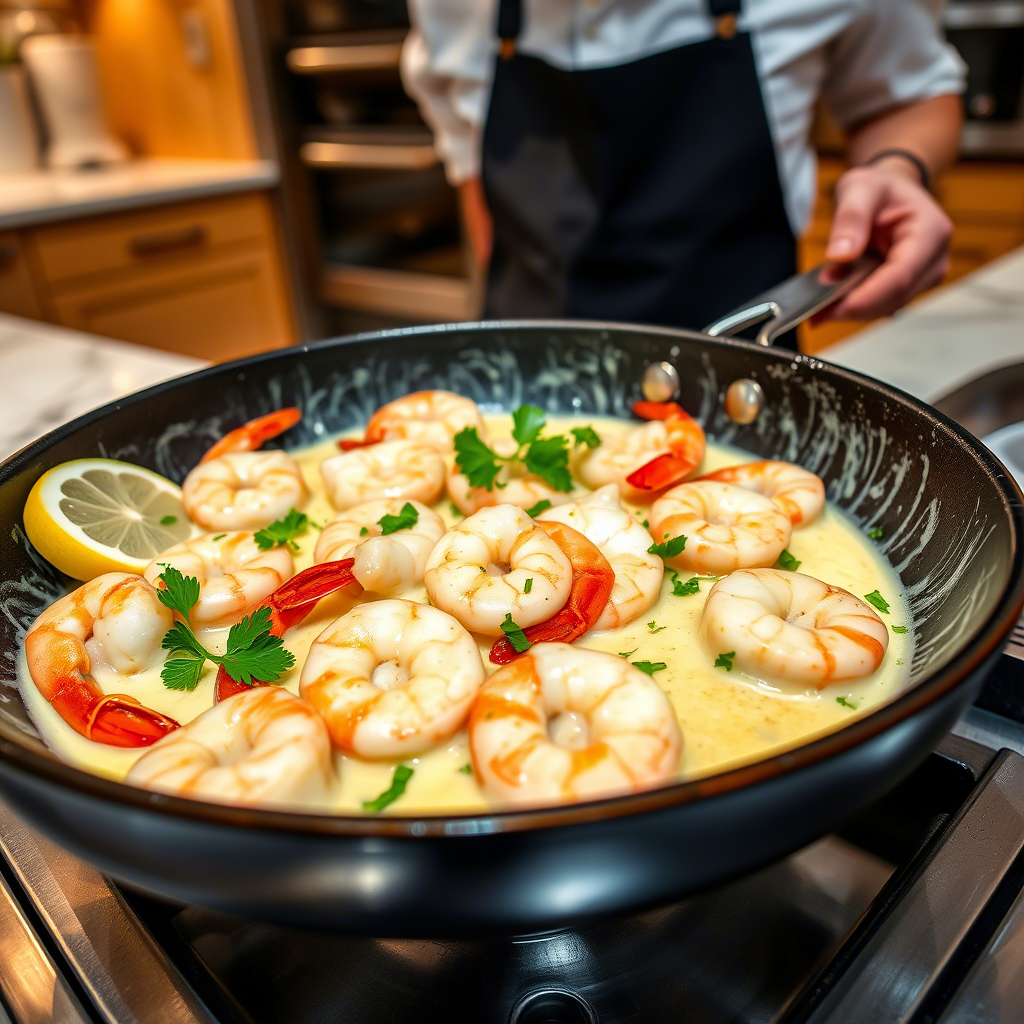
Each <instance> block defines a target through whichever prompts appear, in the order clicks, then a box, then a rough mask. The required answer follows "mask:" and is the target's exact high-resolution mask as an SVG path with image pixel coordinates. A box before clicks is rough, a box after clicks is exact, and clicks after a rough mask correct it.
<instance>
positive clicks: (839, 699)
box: [836, 697, 860, 711]
mask: <svg viewBox="0 0 1024 1024" xmlns="http://www.w3.org/2000/svg"><path fill="white" fill-rule="evenodd" d="M836 703H837V704H842V706H843V707H844V708H849V709H850V710H851V711H856V710H857V708H859V707H860V705H859V704H854V703H853V701H852V700H847V699H846V698H845V697H836Z"/></svg>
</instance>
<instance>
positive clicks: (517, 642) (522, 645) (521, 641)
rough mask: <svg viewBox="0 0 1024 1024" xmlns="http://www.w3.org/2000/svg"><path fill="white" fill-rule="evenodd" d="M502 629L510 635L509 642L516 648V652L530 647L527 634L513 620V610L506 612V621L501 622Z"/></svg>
mask: <svg viewBox="0 0 1024 1024" xmlns="http://www.w3.org/2000/svg"><path fill="white" fill-rule="evenodd" d="M501 631H502V633H504V634H505V636H507V637H508V642H509V643H510V644H511V645H512V647H513V648H514V649H515V652H516V654H522V653H523V651H528V650H529V649H530V641H529V640H527V639H526V634H525V633H524V632H523V631H522V630H521V629H520V628H519V626H518V625H517V624H516V623H515V621H514V620H513V618H512V613H511V612H506V613H505V621H504V622H503V623H502V624H501Z"/></svg>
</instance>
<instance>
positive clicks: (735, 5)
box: [707, 0, 743, 39]
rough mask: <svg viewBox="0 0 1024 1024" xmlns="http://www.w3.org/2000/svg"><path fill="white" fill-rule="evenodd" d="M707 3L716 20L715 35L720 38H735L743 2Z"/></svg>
mask: <svg viewBox="0 0 1024 1024" xmlns="http://www.w3.org/2000/svg"><path fill="white" fill-rule="evenodd" d="M707 3H708V10H709V11H710V12H711V17H713V18H714V19H715V33H716V34H717V35H718V38H719V39H733V38H735V36H736V32H737V30H738V22H739V17H738V16H739V13H740V11H741V10H742V9H743V0H707Z"/></svg>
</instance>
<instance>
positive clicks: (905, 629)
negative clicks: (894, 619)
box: [890, 626, 910, 633]
mask: <svg viewBox="0 0 1024 1024" xmlns="http://www.w3.org/2000/svg"><path fill="white" fill-rule="evenodd" d="M890 629H892V631H893V632H894V633H909V632H910V627H909V626H890Z"/></svg>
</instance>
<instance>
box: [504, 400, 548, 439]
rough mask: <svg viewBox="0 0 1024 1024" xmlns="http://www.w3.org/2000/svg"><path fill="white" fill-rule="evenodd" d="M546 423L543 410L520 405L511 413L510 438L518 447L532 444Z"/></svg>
mask: <svg viewBox="0 0 1024 1024" xmlns="http://www.w3.org/2000/svg"><path fill="white" fill-rule="evenodd" d="M546 422H547V420H546V418H545V416H544V410H543V409H538V408H537V406H535V405H521V406H519V408H518V409H516V411H515V412H514V413H512V436H513V437H514V438H515V440H516V443H517V444H518V445H519V446H520V447H522V446H523V445H524V444H533V442H534V441H536V440H537V438H538V437H540V432H541V430H543V429H544V424H545V423H546Z"/></svg>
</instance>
